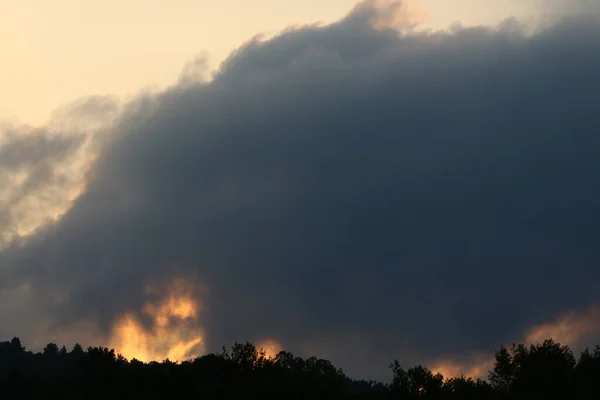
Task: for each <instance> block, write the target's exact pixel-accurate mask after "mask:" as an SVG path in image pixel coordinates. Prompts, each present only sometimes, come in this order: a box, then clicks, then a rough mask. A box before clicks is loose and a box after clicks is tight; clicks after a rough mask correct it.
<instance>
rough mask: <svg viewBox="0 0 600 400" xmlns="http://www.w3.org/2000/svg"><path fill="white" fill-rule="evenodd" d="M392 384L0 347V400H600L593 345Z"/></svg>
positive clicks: (331, 369)
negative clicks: (481, 374) (481, 371)
mask: <svg viewBox="0 0 600 400" xmlns="http://www.w3.org/2000/svg"><path fill="white" fill-rule="evenodd" d="M390 368H391V372H392V374H393V379H392V382H391V383H389V384H384V383H380V382H374V381H365V380H354V379H350V378H348V377H347V376H345V375H344V373H343V372H342V370H341V369H339V368H336V367H335V366H334V365H332V364H331V363H330V362H329V361H327V360H322V359H318V358H316V357H311V358H308V359H302V358H300V357H295V356H294V355H292V354H291V353H289V352H286V351H282V352H280V353H279V354H277V356H276V357H274V358H269V357H266V355H265V353H264V352H263V351H262V350H257V349H256V348H255V347H254V345H252V344H251V343H246V344H239V343H236V344H234V345H233V347H232V348H231V349H230V350H226V349H225V348H223V351H222V352H221V353H218V354H208V355H205V356H202V357H199V358H196V359H194V360H190V361H185V362H182V363H179V364H178V363H174V362H172V361H169V360H164V361H163V362H160V363H159V362H150V363H142V362H140V361H137V360H135V359H133V360H131V361H128V360H127V359H125V358H124V357H123V356H121V355H120V354H116V353H115V351H114V350H109V349H108V348H104V347H89V348H88V349H87V351H84V350H83V349H82V347H81V346H80V345H75V346H74V347H73V349H72V350H71V351H67V349H66V348H65V347H64V346H63V347H62V348H61V349H59V348H58V346H57V345H56V344H54V343H50V344H48V345H47V346H46V347H45V348H44V350H43V352H42V353H33V352H31V351H27V350H26V349H25V347H23V346H22V345H21V341H20V340H19V339H18V338H14V339H12V340H11V341H10V342H0V399H34V398H35V399H138V398H139V399H158V398H161V399H184V398H185V399H225V398H226V399H486V400H487V399H600V384H599V382H600V346H597V347H596V348H595V349H594V350H593V351H590V350H585V351H583V352H582V353H581V356H580V357H579V360H578V361H577V360H576V359H575V356H574V355H573V352H572V351H571V349H570V348H569V347H567V346H563V345H560V344H559V343H557V342H554V341H552V340H547V341H545V342H543V343H541V344H537V345H531V346H529V347H526V346H525V345H513V346H512V348H510V349H507V348H504V347H503V348H501V349H500V350H498V351H497V352H496V354H495V364H494V367H493V370H492V371H490V373H489V376H488V379H487V380H481V379H478V380H473V379H470V378H465V377H454V378H449V379H448V378H446V377H443V376H442V375H440V374H433V373H432V372H431V371H430V370H428V369H427V368H425V367H423V366H417V367H413V368H410V369H408V370H404V369H403V368H402V367H401V365H400V363H399V362H398V361H394V362H393V363H392V364H391V365H390Z"/></svg>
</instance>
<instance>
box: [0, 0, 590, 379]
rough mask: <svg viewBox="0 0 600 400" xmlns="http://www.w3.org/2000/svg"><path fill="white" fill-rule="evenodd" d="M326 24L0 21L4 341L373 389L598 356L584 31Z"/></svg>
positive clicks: (407, 21)
mask: <svg viewBox="0 0 600 400" xmlns="http://www.w3.org/2000/svg"><path fill="white" fill-rule="evenodd" d="M326 3H327V5H324V2H310V1H309V2H307V1H303V2H301V1H298V2H295V1H286V2H283V1H274V0H260V1H258V0H257V1H253V2H243V3H242V2H237V1H232V0H231V1H222V2H218V4H219V5H218V6H216V5H215V4H217V3H215V2H210V3H209V2H206V4H205V3H204V2H202V1H195V2H193V1H189V0H186V1H173V2H169V3H167V2H158V1H156V2H144V4H143V7H142V2H137V1H134V0H132V1H128V2H118V3H117V2H116V1H115V2H113V1H106V2H103V3H102V5H97V4H96V3H95V2H74V1H57V2H55V3H52V6H50V3H47V2H41V1H39V2H34V1H23V2H19V3H17V2H3V3H1V4H2V7H4V9H5V10H9V12H2V13H0V15H2V17H0V18H2V20H0V26H2V29H4V30H3V31H0V33H1V36H0V46H1V49H2V52H1V53H2V57H4V58H6V59H7V60H8V61H9V62H7V63H4V59H3V60H2V65H3V67H2V68H7V69H8V71H7V72H5V71H4V70H3V71H2V72H3V73H2V74H0V87H3V88H8V89H7V90H2V91H0V96H1V97H0V116H6V119H5V122H3V123H2V124H1V125H0V339H1V338H4V339H10V338H11V337H12V336H15V335H18V336H20V337H21V339H22V340H23V341H24V343H25V344H26V345H29V346H30V347H32V348H36V347H37V348H39V347H41V346H43V345H44V344H45V343H47V342H49V341H56V342H58V343H59V344H63V343H65V344H67V345H72V344H73V343H75V342H81V343H83V344H85V345H87V344H104V345H110V346H115V347H117V350H120V351H123V352H125V353H126V354H125V355H126V356H128V357H133V356H138V357H139V356H140V355H143V356H146V357H153V358H160V357H166V356H167V355H172V354H177V355H179V356H181V357H183V356H190V357H191V356H196V355H199V354H202V353H204V352H208V351H214V350H218V349H220V347H221V346H222V345H228V344H231V343H232V342H233V341H235V340H237V341H245V340H251V341H255V342H257V343H268V344H269V346H271V347H273V349H275V350H276V349H279V348H286V349H289V350H291V351H292V352H294V353H298V354H300V355H303V356H308V355H318V356H320V357H323V358H328V359H330V360H332V361H333V362H334V363H336V364H337V365H338V366H340V367H342V368H343V369H344V370H345V371H347V372H348V373H349V374H350V375H351V376H356V377H365V378H378V379H384V380H385V379H388V378H389V376H390V374H389V372H388V371H387V370H386V369H387V365H389V363H390V361H391V360H393V359H395V358H397V359H399V360H400V361H401V363H402V364H403V365H406V366H409V365H413V364H416V363H424V364H426V365H429V366H432V367H439V368H440V369H443V370H444V371H446V372H448V371H451V372H453V373H460V372H467V373H475V372H473V370H474V368H476V367H477V366H485V365H486V363H487V362H488V359H486V358H485V355H491V354H493V351H494V350H495V349H497V348H498V347H499V346H500V345H503V344H506V343H512V342H519V341H536V340H541V338H545V337H547V336H552V337H554V338H556V339H558V340H562V341H563V342H565V343H567V344H570V345H572V346H574V347H581V346H583V345H587V344H592V343H594V340H595V339H600V335H599V334H600V320H599V315H600V311H599V309H598V308H597V307H598V306H599V305H600V294H599V292H598V290H597V284H596V282H597V281H598V279H600V269H598V268H597V266H598V264H599V262H600V250H599V249H598V245H597V243H598V239H600V202H599V201H598V196H599V195H600V187H599V185H598V182H599V181H600V161H599V159H598V157H597V149H598V148H599V146H600V136H598V126H599V123H600V103H599V102H598V96H599V92H600V72H599V71H600V24H599V22H600V21H599V19H598V15H599V13H598V11H600V7H598V6H596V5H595V2H592V1H585V0H581V1H569V3H568V4H569V6H568V7H567V6H565V4H566V3H565V2H561V1H558V0H556V1H555V0H549V1H530V2H514V3H513V2H511V1H506V2H497V1H484V0H480V1H477V2H474V1H467V0H463V1H455V2H449V1H434V0H429V1H425V0H423V1H422V2H420V3H417V2H411V3H409V4H408V5H402V4H400V3H399V2H395V1H366V2H362V3H359V4H354V2H352V1H342V0H336V1H331V2H326ZM498 3H502V4H503V6H498ZM517 3H518V4H520V6H518V5H517ZM167 4H168V5H167ZM284 4H285V6H284ZM448 4H452V7H449V6H448ZM475 4H476V5H477V7H474V5H475ZM250 5H252V7H250ZM511 16H516V17H517V18H516V19H511V20H505V19H506V18H509V17H511ZM4 20H6V21H7V22H8V23H6V24H5V23H4V22H5V21H4ZM315 21H322V23H321V24H318V25H316V24H312V22H315ZM453 21H462V22H463V26H462V27H461V26H459V25H456V24H455V25H453V26H452V27H449V24H450V23H451V22H453ZM285 27H287V28H286V29H285V30H284V31H282V32H280V33H279V34H277V35H275V34H274V33H276V32H277V31H278V30H280V29H283V28H285ZM260 32H266V33H267V34H268V35H267V36H266V37H263V38H262V39H261V38H256V37H255V34H258V33H260ZM253 38H254V39H253ZM204 50H207V51H208V54H209V57H208V59H207V58H206V57H205V55H204V53H202V52H203V51H204ZM198 55H200V56H198ZM221 60H222V63H221ZM153 85H154V86H155V88H154V89H153V90H143V89H144V88H145V87H147V86H153ZM14 117H17V118H16V119H15V118H14ZM174 348H177V349H178V351H179V352H178V353H173V352H172V351H173V349H174ZM181 349H185V351H184V350H181ZM127 352H129V354H128V353H127Z"/></svg>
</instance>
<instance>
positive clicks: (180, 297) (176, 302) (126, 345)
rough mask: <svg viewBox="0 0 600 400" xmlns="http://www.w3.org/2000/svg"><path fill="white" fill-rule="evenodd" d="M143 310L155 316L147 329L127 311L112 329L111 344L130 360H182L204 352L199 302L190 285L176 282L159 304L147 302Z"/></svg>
mask: <svg viewBox="0 0 600 400" xmlns="http://www.w3.org/2000/svg"><path fill="white" fill-rule="evenodd" d="M143 313H144V314H145V315H147V316H149V317H150V318H151V319H152V326H151V327H150V328H146V327H145V326H144V325H143V324H142V323H141V322H140V320H139V319H138V318H136V316H135V314H133V313H126V314H125V315H124V316H123V317H122V318H121V319H120V320H119V321H118V322H117V323H116V324H115V326H114V328H113V330H112V334H111V337H110V341H109V343H110V347H114V348H115V350H117V351H118V352H119V353H121V354H122V355H123V356H124V357H126V358H128V359H133V358H135V359H137V360H139V361H144V362H150V361H163V360H165V359H169V360H171V361H176V362H180V361H184V360H187V359H191V358H195V357H198V356H200V355H201V354H202V353H203V352H204V346H203V332H202V329H201V328H200V327H199V326H198V324H197V317H198V304H197V302H196V301H195V299H194V298H193V296H192V293H191V290H190V288H189V286H188V287H186V285H184V284H182V283H181V282H176V284H174V285H173V286H172V287H171V290H170V291H169V293H168V295H167V296H166V297H164V298H163V299H162V300H161V301H160V302H158V304H153V303H147V304H146V305H145V306H144V308H143Z"/></svg>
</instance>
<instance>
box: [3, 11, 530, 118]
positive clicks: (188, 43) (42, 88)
mask: <svg viewBox="0 0 600 400" xmlns="http://www.w3.org/2000/svg"><path fill="white" fill-rule="evenodd" d="M536 1H541V0H493V1H488V0H411V1H410V3H411V4H413V5H415V6H418V7H420V8H421V9H423V11H425V12H427V14H428V15H429V20H428V22H427V25H428V26H430V27H435V28H440V29H441V28H443V27H446V26H448V25H449V24H450V23H452V22H454V21H461V22H462V23H464V24H465V25H473V24H493V23H496V22H498V21H500V20H502V19H504V18H505V17H508V16H511V15H518V16H523V15H527V14H528V13H529V12H530V11H531V9H532V8H531V5H532V4H533V3H535V2H536ZM355 3H356V0H327V1H324V0H219V1H214V0H212V1H211V0H169V1H166V0H102V1H100V0H0V120H6V119H8V120H12V122H16V123H23V124H33V125H39V124H43V123H45V122H46V121H47V119H48V118H49V117H50V115H51V113H52V111H53V110H55V109H56V108H57V107H58V106H60V105H63V104H65V103H68V102H71V101H73V100H74V99H76V98H79V97H82V96H88V95H95V94H101V95H103V94H111V95H116V96H128V95H132V94H135V93H136V92H137V91H138V90H140V89H142V88H144V87H148V86H152V87H158V88H160V87H164V86H166V85H169V84H171V83H173V82H175V81H176V80H177V77H178V76H179V74H180V72H181V70H182V68H183V66H184V65H185V63H186V62H188V61H189V60H191V59H192V58H194V56H195V55H197V54H199V53H201V52H203V51H207V52H208V55H209V59H210V66H211V68H215V67H216V66H217V65H218V63H219V62H220V61H222V60H223V59H224V58H225V57H226V56H227V54H228V53H229V52H230V51H231V50H232V49H234V48H235V47H237V46H238V45H239V44H241V43H242V42H244V41H245V40H247V39H249V38H250V37H252V36H254V35H255V34H257V33H259V32H265V33H274V32H276V31H278V30H281V29H282V28H284V27H286V26H288V25H291V24H294V23H310V22H315V21H322V22H331V21H334V20H336V19H339V18H341V17H342V16H344V15H345V14H346V13H347V12H348V11H349V10H350V9H351V8H352V6H353V5H354V4H355ZM525 4H527V6H525Z"/></svg>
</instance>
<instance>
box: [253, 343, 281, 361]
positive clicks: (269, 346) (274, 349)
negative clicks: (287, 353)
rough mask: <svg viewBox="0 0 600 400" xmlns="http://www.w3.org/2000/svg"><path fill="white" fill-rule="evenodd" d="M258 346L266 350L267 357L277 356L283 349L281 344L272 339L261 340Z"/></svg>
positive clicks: (259, 348)
mask: <svg viewBox="0 0 600 400" xmlns="http://www.w3.org/2000/svg"><path fill="white" fill-rule="evenodd" d="M256 348H257V349H258V350H259V351H261V350H262V351H264V353H265V357H266V358H271V359H272V358H275V357H276V356H277V354H279V352H280V351H281V350H282V348H281V345H280V344H279V343H278V342H276V341H275V340H272V339H267V340H264V341H262V342H259V343H258V345H257V346H256Z"/></svg>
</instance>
